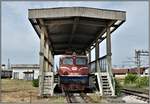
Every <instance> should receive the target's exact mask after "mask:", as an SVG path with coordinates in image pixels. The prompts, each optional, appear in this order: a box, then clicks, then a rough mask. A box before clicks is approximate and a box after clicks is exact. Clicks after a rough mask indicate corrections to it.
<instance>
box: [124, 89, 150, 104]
mask: <svg viewBox="0 0 150 104" xmlns="http://www.w3.org/2000/svg"><path fill="white" fill-rule="evenodd" d="M122 92H123V93H125V94H128V95H133V96H136V98H137V99H139V100H142V101H145V102H147V103H149V102H150V98H149V95H148V93H144V92H140V91H135V90H130V89H122Z"/></svg>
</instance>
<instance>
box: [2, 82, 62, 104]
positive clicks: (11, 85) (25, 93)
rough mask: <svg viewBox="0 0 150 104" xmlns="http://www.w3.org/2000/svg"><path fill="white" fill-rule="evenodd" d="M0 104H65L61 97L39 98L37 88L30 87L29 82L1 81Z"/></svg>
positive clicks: (30, 83)
mask: <svg viewBox="0 0 150 104" xmlns="http://www.w3.org/2000/svg"><path fill="white" fill-rule="evenodd" d="M2 102H20V103H23V102H42V103H43V102H47V104H51V103H54V102H56V103H65V98H64V97H63V96H54V97H50V98H44V99H43V98H39V97H38V88H35V87H33V86H32V82H31V81H25V80H13V79H2Z"/></svg>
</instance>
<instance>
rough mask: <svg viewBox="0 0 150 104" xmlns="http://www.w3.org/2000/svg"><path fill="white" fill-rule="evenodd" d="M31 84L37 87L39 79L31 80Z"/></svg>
mask: <svg viewBox="0 0 150 104" xmlns="http://www.w3.org/2000/svg"><path fill="white" fill-rule="evenodd" d="M32 86H33V87H39V79H34V80H32Z"/></svg>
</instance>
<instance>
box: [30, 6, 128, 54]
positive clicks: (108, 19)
mask: <svg viewBox="0 0 150 104" xmlns="http://www.w3.org/2000/svg"><path fill="white" fill-rule="evenodd" d="M29 20H30V22H31V24H32V26H33V27H34V29H35V31H36V32H37V34H38V35H39V37H40V33H41V28H42V27H44V30H45V34H46V35H45V36H46V38H47V39H48V42H49V47H50V49H51V50H52V53H53V54H54V55H59V54H65V51H66V50H68V49H69V50H72V51H76V52H79V53H81V52H85V51H86V50H89V49H91V46H95V42H96V41H97V42H101V41H102V40H104V39H105V38H106V35H105V32H106V28H107V27H110V30H111V33H112V32H113V31H115V30H116V29H117V28H118V27H119V26H120V25H121V24H122V23H123V22H124V21H125V20H126V12H125V11H116V10H106V9H96V8H86V7H62V8H48V9H29Z"/></svg>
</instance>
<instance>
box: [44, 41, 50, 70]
mask: <svg viewBox="0 0 150 104" xmlns="http://www.w3.org/2000/svg"><path fill="white" fill-rule="evenodd" d="M45 48H46V49H45V51H46V54H45V56H46V58H47V60H46V66H45V70H46V72H48V71H49V69H48V66H49V60H48V53H49V46H48V41H46V47H45Z"/></svg>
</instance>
